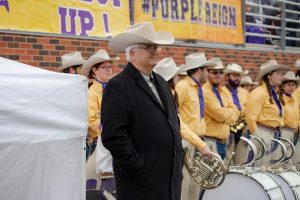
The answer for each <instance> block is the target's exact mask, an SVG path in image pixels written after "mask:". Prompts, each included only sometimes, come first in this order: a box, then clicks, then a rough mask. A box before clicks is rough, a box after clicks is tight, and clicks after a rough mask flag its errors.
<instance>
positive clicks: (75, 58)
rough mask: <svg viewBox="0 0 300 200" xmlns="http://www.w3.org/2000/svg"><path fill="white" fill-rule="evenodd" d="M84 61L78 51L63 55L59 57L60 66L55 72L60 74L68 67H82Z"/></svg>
mask: <svg viewBox="0 0 300 200" xmlns="http://www.w3.org/2000/svg"><path fill="white" fill-rule="evenodd" d="M84 61H85V60H84V59H83V58H82V56H81V53H80V52H78V51H74V52H71V53H67V54H64V55H62V56H61V62H62V66H61V67H59V68H58V69H57V71H58V72H62V71H63V70H65V69H67V68H69V67H72V66H77V65H82V64H83V63H84Z"/></svg>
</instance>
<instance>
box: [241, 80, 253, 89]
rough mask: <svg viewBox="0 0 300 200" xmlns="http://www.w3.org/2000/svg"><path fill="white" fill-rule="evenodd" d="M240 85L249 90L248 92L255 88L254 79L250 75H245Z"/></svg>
mask: <svg viewBox="0 0 300 200" xmlns="http://www.w3.org/2000/svg"><path fill="white" fill-rule="evenodd" d="M240 86H241V87H242V88H244V89H245V90H247V91H248V92H251V91H252V88H253V81H252V79H251V77H250V76H243V77H242V79H241V83H240Z"/></svg>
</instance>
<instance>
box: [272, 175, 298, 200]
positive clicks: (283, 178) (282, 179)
mask: <svg viewBox="0 0 300 200" xmlns="http://www.w3.org/2000/svg"><path fill="white" fill-rule="evenodd" d="M268 173H269V172H268ZM269 174H270V175H271V176H273V177H274V178H275V179H276V180H277V182H278V183H279V184H280V185H281V188H282V191H283V193H284V195H285V198H286V199H287V200H299V199H300V175H299V174H298V173H297V172H294V171H286V172H282V173H280V174H275V173H269Z"/></svg>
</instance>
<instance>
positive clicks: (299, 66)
mask: <svg viewBox="0 0 300 200" xmlns="http://www.w3.org/2000/svg"><path fill="white" fill-rule="evenodd" d="M295 66H296V69H297V70H300V58H299V59H297V60H296V62H295Z"/></svg>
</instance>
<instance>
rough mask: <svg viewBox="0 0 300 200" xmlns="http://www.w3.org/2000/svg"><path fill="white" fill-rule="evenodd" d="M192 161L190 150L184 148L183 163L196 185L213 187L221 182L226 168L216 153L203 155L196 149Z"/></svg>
mask: <svg viewBox="0 0 300 200" xmlns="http://www.w3.org/2000/svg"><path fill="white" fill-rule="evenodd" d="M192 162H193V163H191V160H190V152H189V150H188V148H185V149H184V164H185V166H186V168H187V170H188V172H189V174H190V176H191V178H192V179H193V181H194V182H195V183H196V184H197V185H198V186H200V187H201V188H204V189H213V188H216V187H218V186H220V185H221V184H222V183H223V181H224V178H225V175H226V170H225V166H224V163H223V161H222V159H221V158H220V156H219V155H218V154H215V153H211V155H210V156H209V157H204V156H202V155H201V154H200V153H199V152H197V151H196V152H195V154H194V156H193V160H192Z"/></svg>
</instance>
